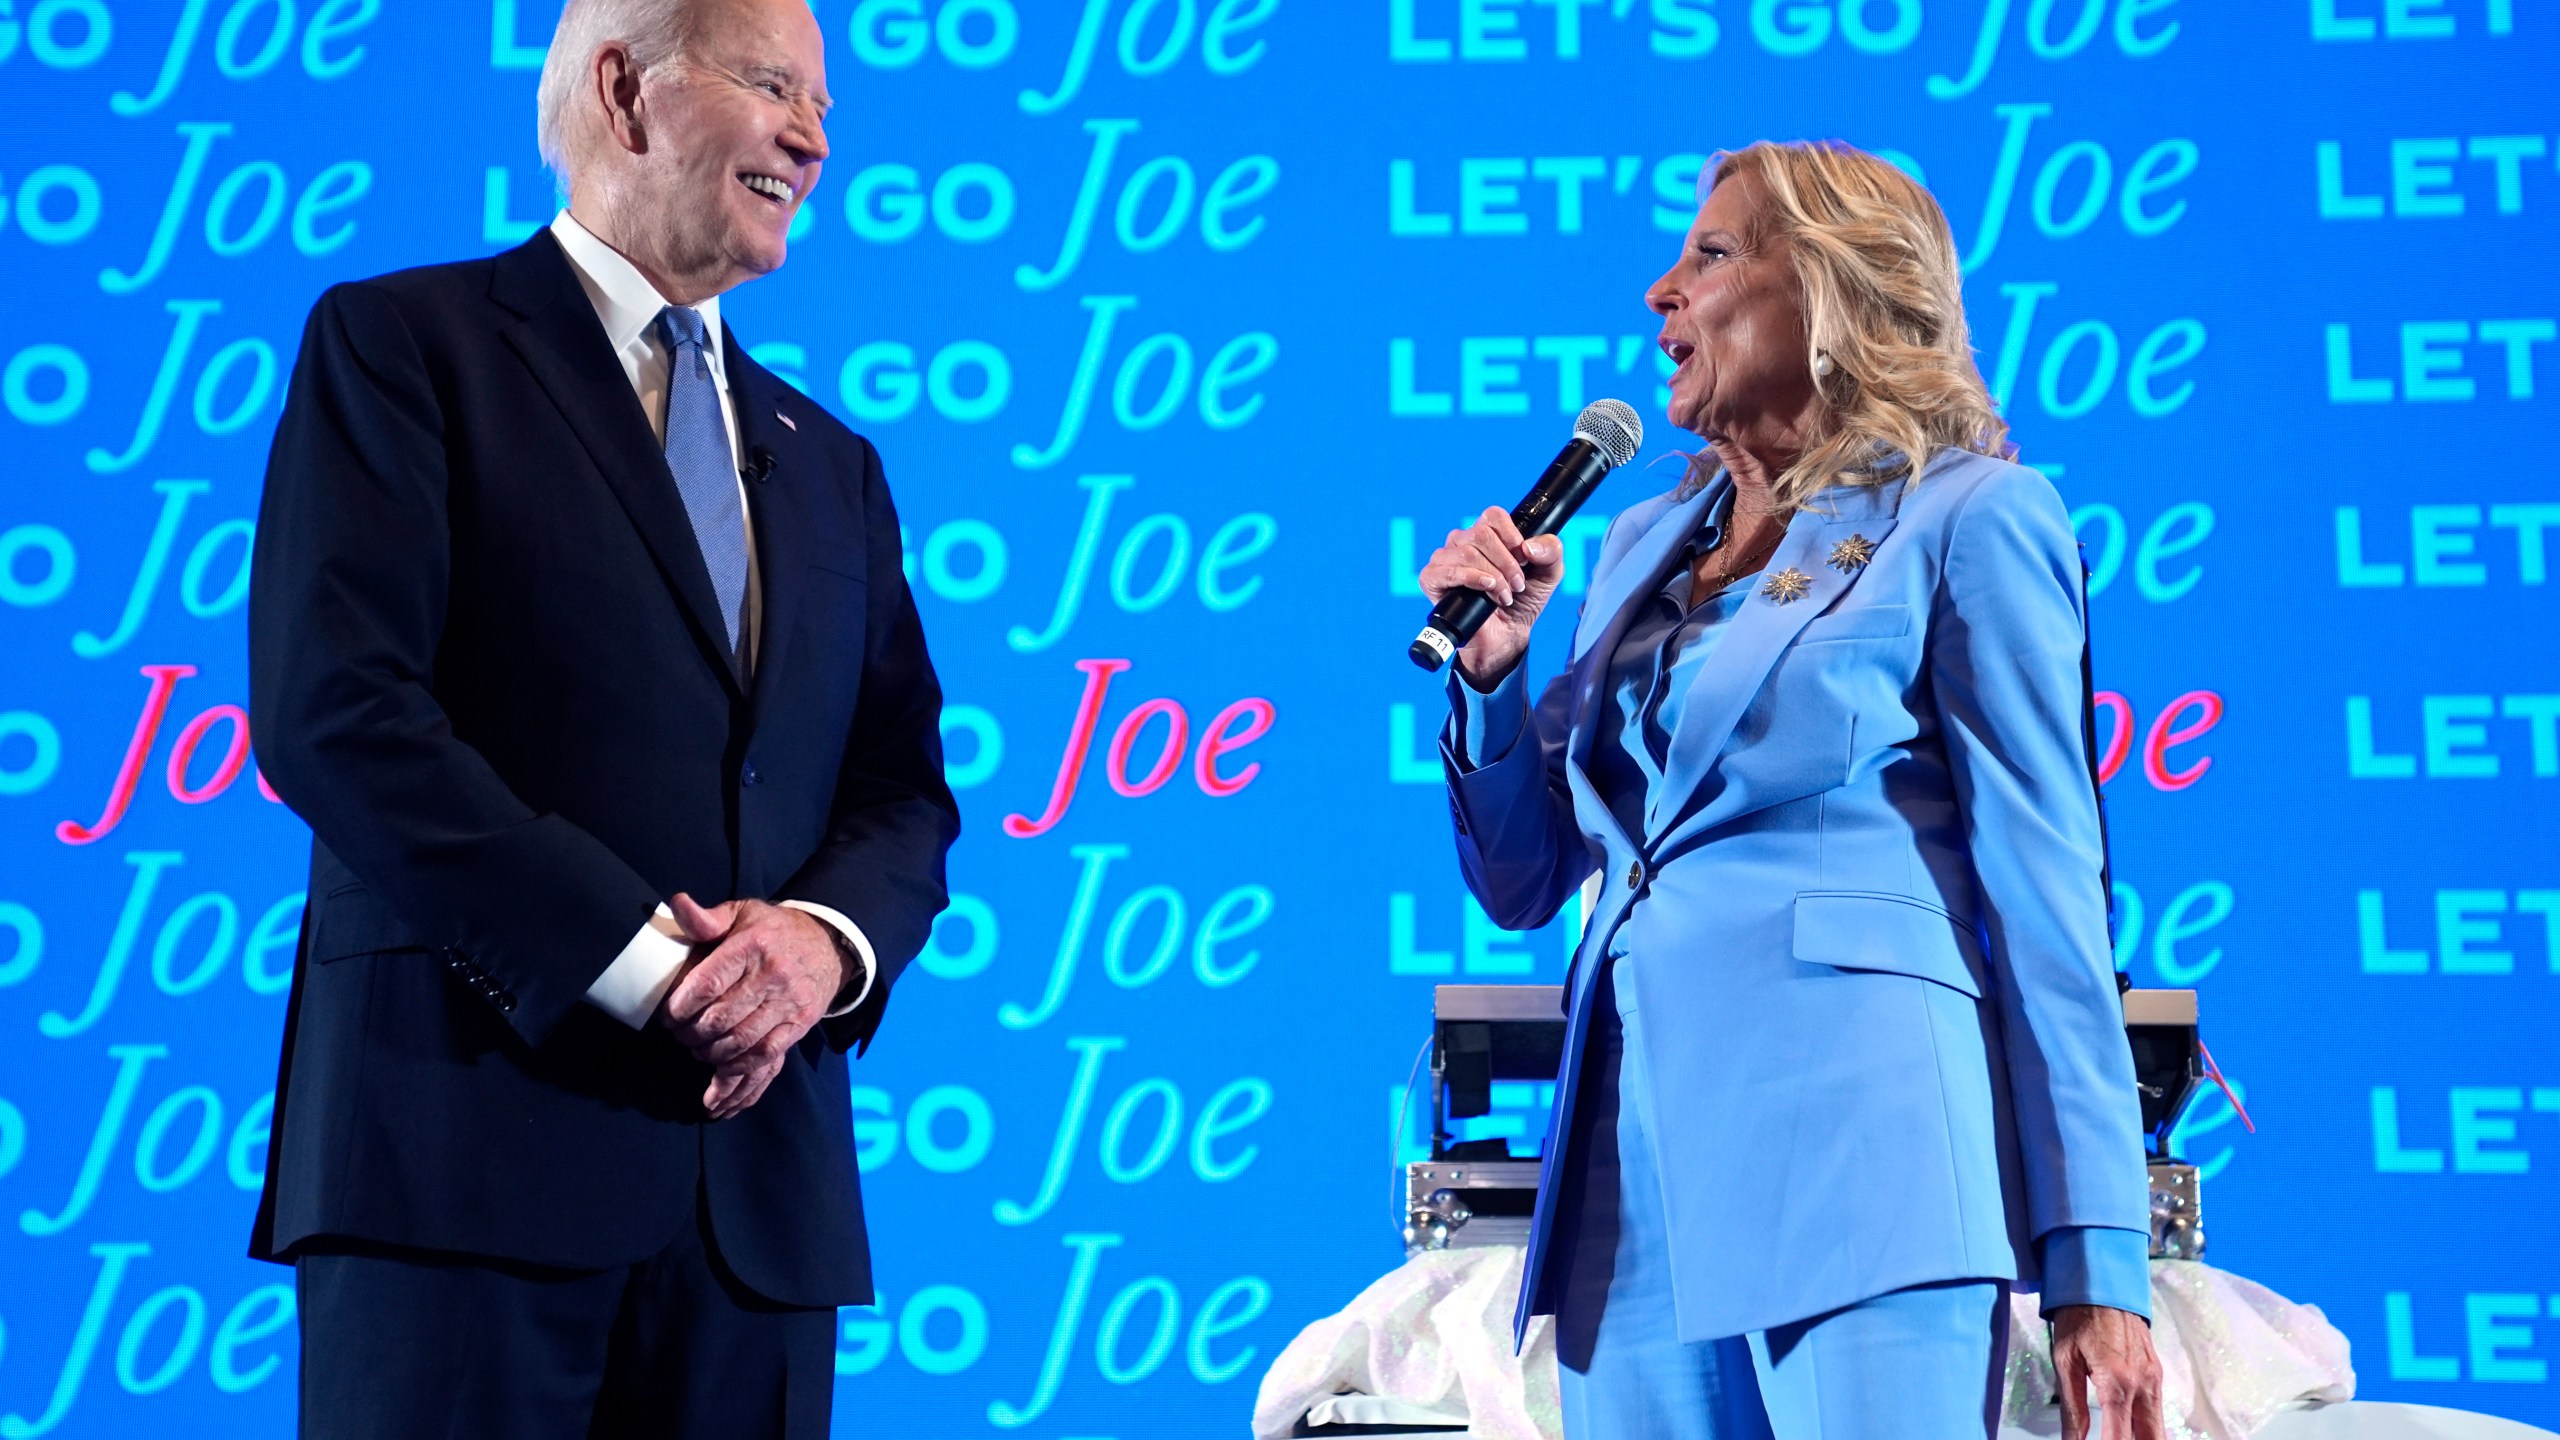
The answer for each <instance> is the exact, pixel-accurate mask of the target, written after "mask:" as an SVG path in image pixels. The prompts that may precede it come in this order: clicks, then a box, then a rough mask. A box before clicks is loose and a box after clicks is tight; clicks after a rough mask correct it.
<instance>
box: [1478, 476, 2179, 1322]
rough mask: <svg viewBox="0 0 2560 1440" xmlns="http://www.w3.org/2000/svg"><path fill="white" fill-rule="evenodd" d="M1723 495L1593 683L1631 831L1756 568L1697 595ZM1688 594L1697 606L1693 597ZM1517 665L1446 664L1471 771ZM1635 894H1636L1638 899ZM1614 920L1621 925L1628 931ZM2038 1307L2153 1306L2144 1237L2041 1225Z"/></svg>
mask: <svg viewBox="0 0 2560 1440" xmlns="http://www.w3.org/2000/svg"><path fill="white" fill-rule="evenodd" d="M1731 506H1732V500H1731V499H1730V497H1728V498H1727V500H1726V501H1725V502H1724V504H1723V505H1722V506H1719V507H1718V508H1717V510H1716V511H1715V512H1714V513H1712V514H1710V515H1709V516H1708V517H1707V519H1706V520H1705V522H1704V523H1702V524H1701V525H1700V526H1699V527H1698V533H1697V535H1696V536H1695V537H1694V538H1692V539H1691V540H1690V542H1689V544H1688V545H1687V547H1686V548H1684V549H1683V550H1682V551H1681V552H1680V554H1679V557H1678V559H1677V560H1676V561H1675V562H1674V563H1673V564H1672V565H1671V566H1670V568H1669V569H1668V570H1667V571H1666V572H1665V573H1664V575H1663V579H1662V583H1661V585H1660V586H1659V587H1658V588H1656V589H1655V590H1654V591H1653V593H1651V594H1650V595H1647V596H1646V597H1645V598H1644V599H1643V600H1641V601H1639V602H1637V603H1638V605H1639V606H1640V607H1641V608H1640V609H1639V610H1638V612H1637V613H1636V615H1635V616H1634V617H1633V618H1632V619H1630V620H1629V621H1628V622H1627V627H1626V629H1625V630H1624V631H1623V632H1621V634H1620V636H1619V639H1618V646H1617V649H1615V650H1614V651H1612V652H1611V653H1610V656H1609V672H1608V683H1607V684H1606V685H1605V686H1604V687H1603V688H1602V692H1601V710H1600V714H1599V716H1598V725H1599V733H1600V734H1601V735H1604V736H1615V737H1616V743H1615V744H1610V745H1594V746H1592V747H1591V772H1590V779H1591V787H1592V789H1593V791H1594V792H1596V793H1597V794H1598V795H1599V797H1600V799H1601V802H1602V803H1603V804H1606V805H1607V806H1608V807H1609V811H1610V813H1611V814H1612V815H1614V816H1616V817H1617V820H1618V824H1619V825H1620V826H1621V827H1622V828H1623V829H1625V830H1626V832H1627V833H1628V834H1630V835H1648V834H1652V833H1654V832H1655V831H1657V830H1658V829H1659V828H1660V827H1659V825H1657V824H1656V823H1655V822H1656V819H1657V818H1658V817H1656V816H1654V815H1653V814H1652V807H1653V805H1654V804H1655V803H1657V802H1656V796H1657V792H1658V791H1659V789H1660V784H1659V782H1660V781H1661V779H1662V767H1663V764H1664V761H1665V757H1666V756H1667V755H1668V754H1669V753H1670V747H1671V737H1672V736H1673V735H1674V734H1676V733H1678V731H1679V729H1680V718H1681V712H1682V707H1683V706H1684V705H1685V704H1686V703H1687V700H1688V697H1689V694H1690V691H1691V687H1692V685H1693V684H1694V683H1695V681H1696V680H1697V678H1698V675H1699V672H1700V671H1702V670H1703V669H1705V667H1706V666H1707V664H1708V663H1709V661H1710V660H1711V659H1712V658H1713V656H1714V654H1715V650H1716V641H1717V640H1718V639H1719V638H1720V637H1721V636H1722V635H1723V633H1724V628H1725V626H1726V624H1727V623H1728V622H1730V621H1731V620H1732V619H1733V617H1734V615H1735V614H1736V613H1738V612H1739V611H1740V610H1741V608H1742V604H1743V602H1744V601H1745V600H1747V599H1749V598H1750V596H1751V592H1752V591H1753V590H1754V589H1755V588H1757V586H1758V584H1759V578H1760V577H1759V576H1757V575H1746V576H1742V577H1739V578H1737V579H1735V580H1734V581H1733V582H1732V583H1731V584H1729V585H1727V586H1725V588H1723V589H1722V590H1719V591H1717V592H1716V593H1715V594H1713V595H1710V596H1708V597H1706V598H1705V599H1704V600H1703V601H1699V600H1697V599H1696V597H1695V595H1694V594H1693V593H1692V592H1693V589H1694V586H1695V584H1696V582H1695V580H1694V578H1693V575H1692V571H1693V569H1694V566H1695V562H1696V560H1697V558H1698V556H1700V555H1702V554H1705V553H1706V552H1707V551H1709V550H1711V549H1713V548H1714V547H1715V544H1716V541H1717V539H1718V537H1719V536H1720V535H1721V534H1722V531H1723V526H1724V521H1725V519H1726V516H1727V515H1728V514H1729V513H1730V510H1731ZM1693 602H1694V604H1693ZM1527 669H1528V666H1527V665H1525V664H1522V665H1514V666H1512V667H1511V673H1510V674H1508V675H1506V676H1504V677H1503V678H1502V680H1501V683H1499V684H1497V685H1496V686H1494V688H1493V690H1492V692H1491V693H1490V694H1488V693H1485V692H1483V691H1479V690H1477V689H1476V688H1475V687H1474V686H1473V685H1470V684H1468V683H1466V681H1465V680H1464V679H1462V678H1460V676H1459V675H1458V672H1457V667H1455V666H1451V667H1450V670H1449V698H1450V702H1451V703H1450V716H1449V730H1448V734H1447V736H1446V744H1447V748H1448V754H1449V755H1450V756H1451V757H1452V758H1453V759H1454V760H1455V761H1456V762H1457V764H1458V766H1459V768H1460V769H1462V770H1476V769H1480V768H1482V767H1483V766H1485V765H1488V764H1491V763H1493V762H1494V761H1497V760H1500V759H1502V758H1503V757H1504V756H1506V755H1508V754H1510V753H1511V747H1512V746H1513V745H1515V744H1517V743H1519V740H1520V737H1521V735H1522V734H1523V733H1524V732H1525V731H1526V730H1527V729H1528V725H1529V688H1528V682H1527V680H1526V679H1524V678H1523V675H1522V672H1523V671H1525V670H1527ZM1638 903H1639V904H1641V903H1642V902H1641V901H1639V902H1638ZM1631 930H1632V927H1622V928H1621V929H1620V930H1619V932H1618V933H1619V934H1621V935H1625V934H1628V933H1630V932H1631ZM2043 1258H2044V1267H2043V1268H2044V1281H2043V1302H2042V1304H2043V1309H2044V1310H2045V1311H2047V1312H2048V1313H2049V1312H2051V1311H2052V1310H2053V1309H2054V1308H2055V1307H2057V1306H2062V1305H2107V1306H2112V1307H2114V1308H2116V1309H2119V1310H2129V1311H2132V1312H2133V1313H2135V1314H2137V1315H2147V1314H2149V1313H2150V1309H2151V1303H2150V1302H2151V1268H2150V1246H2149V1237H2148V1236H2146V1235H2143V1234H2142V1233H2140V1232H2138V1231H2133V1230H2119V1229H2116V1228H2114V1227H2112V1226H2063V1227H2061V1228H2059V1229H2055V1230H2049V1231H2047V1232H2045V1236H2044V1242H2043Z"/></svg>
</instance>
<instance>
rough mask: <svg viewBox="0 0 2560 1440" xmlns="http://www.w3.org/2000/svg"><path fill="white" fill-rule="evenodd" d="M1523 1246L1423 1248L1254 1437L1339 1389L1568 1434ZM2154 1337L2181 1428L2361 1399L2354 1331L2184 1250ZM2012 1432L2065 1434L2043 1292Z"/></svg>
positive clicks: (2026, 1349) (2159, 1297) (2023, 1343)
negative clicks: (1527, 1304) (1523, 1305)
mask: <svg viewBox="0 0 2560 1440" xmlns="http://www.w3.org/2000/svg"><path fill="white" fill-rule="evenodd" d="M1522 1256H1523V1251H1522V1250H1521V1248H1520V1247H1518V1246H1516V1245H1488V1246H1483V1247H1480V1248H1474V1249H1465V1250H1433V1251H1425V1252H1424V1253H1422V1254H1420V1255H1416V1256H1414V1257H1413V1258H1412V1259H1410V1260H1407V1261H1406V1262H1405V1263H1404V1264H1402V1265H1400V1266H1398V1267H1397V1268H1396V1269H1394V1270H1393V1271H1390V1272H1389V1273H1388V1274H1387V1275H1385V1276H1384V1277H1383V1278H1381V1279H1380V1280H1378V1282H1377V1283H1375V1284H1373V1285H1371V1286H1370V1287H1369V1288H1368V1289H1366V1290H1363V1291H1362V1292H1360V1295H1359V1298H1357V1299H1355V1300H1353V1301H1352V1302H1351V1304H1350V1305H1349V1306H1348V1307H1346V1308H1345V1309H1343V1310H1342V1312H1341V1313H1339V1314H1336V1315H1330V1316H1327V1317H1326V1318H1324V1319H1322V1320H1319V1321H1317V1322H1316V1323H1314V1324H1313V1325H1310V1326H1308V1327H1307V1328H1306V1329H1305V1330H1303V1331H1300V1332H1299V1334H1298V1338H1297V1339H1295V1340H1292V1341H1291V1342H1289V1347H1288V1348H1287V1349H1285V1350H1283V1351H1281V1352H1280V1355H1279V1357H1278V1358H1277V1359H1275V1360H1273V1361H1272V1363H1271V1369H1270V1370H1269V1372H1267V1373H1266V1374H1265V1375H1264V1376H1263V1377H1262V1391H1261V1394H1260V1395H1259V1396H1258V1397H1257V1398H1256V1399H1255V1402H1254V1409H1253V1433H1254V1437H1255V1440H1285V1437H1286V1436H1288V1435H1289V1434H1290V1432H1291V1431H1292V1430H1293V1429H1295V1428H1296V1426H1297V1423H1298V1420H1299V1418H1300V1417H1302V1416H1304V1415H1305V1414H1306V1413H1307V1412H1308V1411H1309V1410H1310V1409H1312V1408H1314V1406H1315V1404H1316V1402H1318V1401H1320V1400H1322V1399H1324V1398H1325V1397H1327V1396H1330V1395H1340V1394H1361V1395H1377V1396H1383V1397H1386V1398H1389V1399H1393V1400H1401V1401H1405V1402H1407V1403H1409V1404H1413V1405H1419V1406H1427V1407H1429V1408H1431V1409H1435V1410H1444V1411H1454V1410H1460V1409H1463V1410H1464V1412H1465V1414H1466V1415H1467V1417H1468V1425H1469V1430H1468V1433H1469V1434H1470V1435H1472V1436H1483V1437H1487V1440H1562V1436H1563V1433H1564V1427H1563V1422H1562V1416H1561V1414H1560V1412H1559V1410H1558V1407H1557V1402H1556V1351H1555V1338H1554V1336H1553V1334H1552V1333H1551V1332H1550V1330H1549V1328H1548V1322H1547V1320H1546V1318H1545V1317H1543V1316H1542V1317H1540V1318H1538V1319H1536V1320H1534V1321H1532V1322H1530V1326H1529V1345H1528V1349H1527V1351H1526V1353H1524V1354H1522V1355H1520V1356H1519V1357H1517V1358H1516V1359H1515V1358H1514V1357H1513V1355H1512V1353H1511V1309H1512V1303H1513V1301H1514V1300H1515V1299H1516V1298H1517V1296H1518V1294H1519V1289H1520V1264H1521V1259H1522ZM2151 1309H2152V1322H2151V1324H2152V1329H2151V1339H2152V1344H2153V1346H2154V1347H2155V1348H2157V1349H2158V1350H2159V1352H2160V1370H2161V1381H2162V1384H2161V1397H2162V1403H2163V1408H2164V1409H2165V1411H2166V1412H2167V1413H2166V1414H2165V1415H2164V1416H2163V1417H2162V1418H2163V1419H2164V1420H2165V1421H2166V1422H2167V1426H2168V1432H2169V1435H2170V1437H2171V1440H2248V1437H2250V1436H2252V1435H2255V1434H2256V1433H2257V1432H2258V1430H2259V1429H2260V1427H2262V1426H2264V1425H2265V1424H2266V1423H2267V1422H2268V1420H2269V1419H2270V1418H2272V1417H2274V1416H2275V1415H2276V1414H2277V1413H2278V1412H2279V1411H2282V1410H2285V1409H2287V1408H2288V1407H2291V1406H2297V1405H2303V1404H2312V1405H2324V1404H2335V1403H2337V1402H2340V1401H2345V1400H2352V1399H2353V1398H2355V1393H2356V1377H2355V1370H2354V1368H2353V1367H2352V1366H2350V1365H2349V1364H2348V1357H2347V1337H2346V1336H2344V1335H2341V1334H2339V1333H2338V1330H2337V1328H2336V1327H2335V1326H2333V1325H2331V1324H2330V1323H2329V1321H2328V1318H2327V1317H2326V1316H2324V1315H2322V1314H2321V1313H2320V1310H2319V1307H2317V1306H2314V1305H2298V1304H2295V1303H2294V1302H2293V1301H2290V1300H2287V1299H2285V1298H2284V1297H2283V1296H2281V1295H2278V1294H2277V1293H2275V1292H2274V1291H2272V1290H2269V1289H2268V1288H2267V1287H2265V1286H2264V1285H2260V1284H2258V1283H2257V1282H2255V1281H2252V1280H2245V1279H2242V1278H2241V1277H2240V1276H2237V1275H2233V1274H2231V1273H2229V1272H2228V1271H2223V1270H2216V1269H2214V1268H2213V1267H2212V1266H2210V1265H2205V1264H2201V1263H2199V1262H2195V1261H2189V1260H2154V1261H2152V1262H2151ZM2006 1388H2007V1396H2006V1399H2005V1401H2004V1402H2003V1405H2002V1412H2001V1426H2002V1430H2003V1433H2004V1434H2007V1435H2015V1434H2017V1433H2018V1432H2021V1431H2023V1432H2026V1434H2027V1435H2030V1436H2043V1435H2052V1434H2056V1433H2058V1432H2059V1431H2060V1429H2061V1412H2060V1410H2059V1409H2058V1408H2057V1407H2056V1405H2055V1403H2054V1378H2053V1355H2052V1349H2051V1337H2050V1334H2049V1332H2048V1331H2047V1329H2046V1326H2045V1323H2044V1321H2043V1320H2042V1319H2040V1318H2038V1317H2037V1314H2036V1297H2035V1296H2033V1295H2018V1296H2014V1297H2012V1298H2011V1300H2010V1310H2009V1374H2008V1379H2007V1387H2006Z"/></svg>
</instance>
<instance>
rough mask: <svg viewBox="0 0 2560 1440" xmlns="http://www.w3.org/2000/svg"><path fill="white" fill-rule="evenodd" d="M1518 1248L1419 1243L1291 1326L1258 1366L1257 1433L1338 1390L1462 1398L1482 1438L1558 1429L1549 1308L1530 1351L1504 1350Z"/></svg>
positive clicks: (1272, 1431) (1437, 1400) (1472, 1431)
mask: <svg viewBox="0 0 2560 1440" xmlns="http://www.w3.org/2000/svg"><path fill="white" fill-rule="evenodd" d="M1525 1254H1526V1252H1525V1251H1524V1250H1523V1249H1522V1248H1521V1247H1520V1246H1517V1245H1486V1246H1481V1247H1476V1248H1471V1249H1463V1250H1426V1251H1424V1252H1423V1253H1421V1254H1419V1255H1416V1256H1414V1257H1413V1258H1412V1259H1410V1260H1407V1261H1405V1262H1404V1264H1402V1265H1399V1266H1397V1267H1396V1268H1395V1269H1394V1270H1392V1271H1389V1272H1388V1273H1387V1274H1386V1275H1385V1276H1384V1277H1382V1278H1380V1279H1379V1280H1378V1281H1377V1283H1375V1284H1373V1285H1371V1286H1370V1287H1369V1288H1368V1289H1366V1290H1363V1291H1361V1292H1360V1295H1359V1298H1357V1299H1355V1300H1353V1301H1352V1302H1351V1303H1350V1304H1349V1305H1348V1306H1346V1307H1344V1309H1343V1310H1342V1311H1341V1313H1339V1314H1336V1315H1329V1316H1327V1317H1325V1318H1324V1319H1322V1320H1319V1321H1317V1322H1316V1323H1314V1324H1313V1325H1310V1326H1308V1327H1307V1328H1306V1329H1304V1330H1301V1331H1299V1332H1298V1338H1297V1339H1295V1340H1292V1341H1290V1342H1289V1348H1287V1349H1285V1350H1283V1351H1281V1352H1280V1355H1279V1358H1277V1359H1275V1360H1273V1361H1272V1362H1271V1369H1270V1370H1269V1371H1268V1372H1266V1373H1265V1374H1264V1375H1263V1377H1262V1392H1261V1394H1260V1395H1258V1396H1256V1397H1255V1400H1254V1405H1253V1434H1254V1440H1283V1437H1286V1436H1287V1435H1288V1434H1289V1433H1290V1432H1291V1431H1292V1430H1294V1429H1295V1428H1296V1426H1297V1423H1298V1420H1299V1417H1301V1416H1303V1415H1305V1414H1306V1413H1307V1411H1308V1410H1310V1409H1311V1408H1313V1407H1314V1405H1315V1403H1316V1402H1317V1401H1319V1400H1322V1399H1324V1398H1325V1397H1326V1396H1328V1395H1339V1394H1343V1393H1346V1392H1352V1393H1358V1394H1363V1395H1381V1396H1386V1397H1389V1398H1391V1399H1396V1400H1403V1401H1406V1402H1409V1403H1411V1404H1415V1405H1423V1406H1429V1407H1431V1408H1432V1409H1436V1410H1454V1409H1459V1408H1463V1409H1464V1410H1465V1413H1466V1415H1467V1427H1468V1428H1467V1433H1468V1434H1469V1435H1470V1436H1483V1437H1486V1440H1562V1436H1563V1434H1564V1417H1563V1412H1562V1411H1561V1410H1560V1409H1559V1408H1558V1406H1557V1403H1556V1345H1555V1336H1554V1334H1553V1333H1552V1331H1551V1329H1550V1327H1549V1324H1548V1322H1547V1320H1546V1319H1545V1317H1543V1316H1542V1317H1540V1318H1538V1319H1536V1320H1533V1321H1531V1322H1530V1324H1529V1344H1528V1348H1527V1350H1526V1351H1525V1352H1524V1353H1523V1354H1521V1355H1519V1356H1518V1357H1516V1358H1515V1357H1514V1356H1513V1355H1512V1353H1511V1312H1512V1306H1513V1304H1514V1303H1515V1302H1516V1301H1517V1300H1518V1299H1519V1296H1520V1263H1521V1260H1522V1258H1523V1256H1524V1255H1525Z"/></svg>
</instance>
